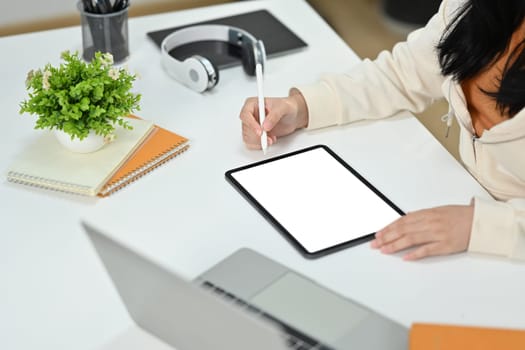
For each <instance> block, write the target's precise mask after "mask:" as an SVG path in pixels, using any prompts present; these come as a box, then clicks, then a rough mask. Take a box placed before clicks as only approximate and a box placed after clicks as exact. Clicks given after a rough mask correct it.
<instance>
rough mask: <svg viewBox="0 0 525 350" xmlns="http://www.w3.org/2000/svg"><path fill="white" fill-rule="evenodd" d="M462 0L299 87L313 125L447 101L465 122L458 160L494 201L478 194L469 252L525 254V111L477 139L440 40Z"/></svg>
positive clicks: (518, 256)
mask: <svg viewBox="0 0 525 350" xmlns="http://www.w3.org/2000/svg"><path fill="white" fill-rule="evenodd" d="M464 1H465V0H448V1H447V0H445V1H443V3H442V4H441V6H440V9H439V12H438V13H437V14H436V15H434V16H433V17H432V19H431V20H430V21H429V22H428V24H427V25H426V26H425V27H424V28H421V29H418V30H416V31H414V32H412V33H411V34H410V35H409V36H408V38H407V40H406V41H405V42H402V43H399V44H397V45H396V46H395V47H394V48H393V50H392V52H387V51H384V52H382V53H380V54H379V56H378V57H377V59H375V60H374V61H371V60H368V59H367V60H364V61H362V62H361V63H360V64H358V65H357V66H355V67H354V68H353V69H352V70H351V71H349V72H348V73H346V74H338V75H325V76H323V77H321V79H320V81H319V82H318V83H316V84H314V85H309V86H301V87H298V89H299V90H300V91H301V93H302V94H303V96H304V98H305V100H306V104H307V107H308V113H309V124H308V128H309V129H316V128H320V127H325V126H329V125H335V124H345V123H349V122H353V121H357V120H362V119H380V118H385V117H388V116H391V115H393V114H395V113H396V112H399V111H402V110H409V111H411V112H414V113H417V112H421V111H423V110H424V109H425V108H426V107H428V106H429V105H430V104H431V103H432V102H433V101H434V100H436V99H440V98H443V97H444V98H445V99H447V100H448V102H449V105H450V112H449V118H454V117H455V118H456V120H457V121H458V123H459V125H460V140H459V152H460V156H461V160H462V161H463V163H464V165H465V167H466V168H467V170H468V171H469V172H470V173H471V174H472V175H473V176H474V177H475V178H476V179H477V180H478V181H479V183H480V184H481V185H482V186H483V187H485V188H486V189H487V190H488V191H489V192H490V193H491V194H492V196H493V198H494V199H493V200H487V199H482V198H474V218H473V223H472V232H471V236H470V242H469V247H468V250H469V251H473V252H480V253H488V254H496V255H502V256H507V257H511V258H516V259H525V110H522V111H520V112H519V113H518V114H517V115H515V116H514V117H513V118H511V119H509V120H506V121H504V122H502V123H500V124H497V125H495V126H494V127H492V128H491V129H490V130H485V131H484V132H483V134H482V136H481V137H479V138H478V137H476V136H475V131H474V129H473V126H472V122H471V118H470V114H469V111H468V109H467V105H466V100H465V95H464V93H463V90H462V88H461V86H460V85H459V84H457V83H456V82H455V81H453V79H452V77H447V76H443V75H442V74H441V71H440V65H439V62H438V57H437V51H436V45H437V44H438V42H439V40H440V38H441V36H442V34H443V32H444V30H445V28H446V26H447V24H448V23H450V22H451V20H452V18H454V15H455V14H456V13H457V10H458V9H459V8H460V7H461V6H462V4H464ZM436 117H440V116H436ZM451 121H452V119H450V120H449V122H451ZM522 152H523V153H522Z"/></svg>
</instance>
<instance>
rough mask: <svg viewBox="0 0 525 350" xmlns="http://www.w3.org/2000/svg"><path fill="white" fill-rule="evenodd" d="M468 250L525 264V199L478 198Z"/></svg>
mask: <svg viewBox="0 0 525 350" xmlns="http://www.w3.org/2000/svg"><path fill="white" fill-rule="evenodd" d="M468 250H469V251H471V252H477V253H485V254H495V255H501V256H506V257H509V258H513V259H520V260H525V199H523V198H516V199H511V200H509V201H507V202H499V201H496V200H490V199H482V198H476V199H475V204H474V219H473V221H472V232H471V235H470V242H469V247H468Z"/></svg>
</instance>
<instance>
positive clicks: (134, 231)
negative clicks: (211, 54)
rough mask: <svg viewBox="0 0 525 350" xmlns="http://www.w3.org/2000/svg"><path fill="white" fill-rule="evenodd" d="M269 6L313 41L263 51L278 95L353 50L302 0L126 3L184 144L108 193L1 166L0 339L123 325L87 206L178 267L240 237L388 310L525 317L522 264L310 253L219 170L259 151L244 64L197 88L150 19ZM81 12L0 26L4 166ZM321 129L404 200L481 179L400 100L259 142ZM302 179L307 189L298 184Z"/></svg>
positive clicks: (156, 96)
mask: <svg viewBox="0 0 525 350" xmlns="http://www.w3.org/2000/svg"><path fill="white" fill-rule="evenodd" d="M259 8H268V9H269V10H270V11H271V12H273V13H274V14H275V15H276V16H277V17H278V18H280V19H281V20H282V21H283V22H284V23H286V24H287V25H288V26H289V27H290V28H291V29H292V30H293V31H295V32H296V33H297V34H298V35H299V36H300V37H301V38H303V39H304V40H305V41H306V42H307V43H308V44H309V47H308V48H307V49H306V50H303V51H301V52H298V53H294V54H290V55H286V56H282V57H279V58H274V59H270V60H269V61H268V65H267V75H266V86H265V90H266V92H267V93H268V95H269V96H282V95H285V94H286V93H287V91H288V88H289V87H290V86H292V85H294V84H300V83H307V82H313V81H315V80H316V79H317V78H318V77H319V75H320V74H321V73H323V72H328V71H332V72H334V71H337V72H343V71H345V70H347V69H348V68H350V67H351V66H352V65H353V64H355V63H356V62H358V60H359V59H358V57H357V56H356V55H355V54H354V53H353V51H352V50H351V49H350V48H348V47H347V46H346V45H345V43H344V42H343V41H342V40H341V39H340V38H339V37H338V36H337V35H336V34H335V33H334V32H333V31H332V30H331V29H330V28H329V26H328V25H327V24H326V23H325V22H323V21H322V20H321V18H320V17H319V16H318V15H317V14H316V13H315V12H314V11H313V10H312V9H311V8H310V7H309V6H308V5H307V4H306V2H304V1H302V0H293V1H292V0H288V1H278V0H274V1H243V2H239V3H232V4H226V5H220V6H215V7H209V8H200V9H195V10H189V11H181V12H174V13H167V14H161V15H155V16H148V17H142V18H135V19H131V20H130V23H129V31H130V38H131V44H130V49H131V56H130V59H129V60H128V62H127V63H126V64H127V65H128V66H129V68H130V70H131V71H134V72H136V73H138V74H139V75H140V76H141V78H140V80H138V81H137V83H136V85H135V86H136V90H137V91H138V92H140V93H142V94H143V99H142V103H141V105H142V110H141V111H140V112H138V114H139V115H141V116H142V117H143V118H145V119H152V120H154V121H155V122H156V123H157V124H159V125H161V126H164V127H166V128H168V129H171V130H173V131H175V132H178V133H180V134H182V135H185V136H187V137H188V138H190V139H191V148H190V149H189V150H188V151H187V152H186V153H184V154H182V155H181V156H179V157H177V158H176V159H174V160H173V161H171V162H170V163H168V164H166V165H164V166H163V167H161V168H159V169H157V170H155V171H154V172H153V173H151V174H150V175H148V176H146V177H145V178H143V179H141V180H140V181H138V182H136V183H134V184H132V185H130V186H129V187H127V188H125V189H123V190H122V191H120V192H118V193H116V194H114V195H113V196H111V197H109V198H105V199H96V198H95V199H94V198H82V197H77V196H71V195H66V194H60V193H54V192H47V191H44V190H38V189H31V188H27V187H22V186H18V185H13V184H10V183H7V182H6V180H5V176H3V178H2V180H0V224H1V228H0V276H1V282H0V348H2V349H37V348H38V349H53V350H59V349H68V350H70V349H77V350H81V349H93V348H96V347H98V346H100V345H102V344H105V343H108V342H110V341H111V340H112V339H114V338H115V337H116V336H117V335H119V334H121V333H122V332H124V331H125V330H126V329H127V328H128V327H129V325H130V322H131V321H130V319H129V318H128V316H127V314H126V312H125V309H124V307H123V305H122V304H121V303H120V300H119V298H118V296H117V294H116V291H115V289H114V288H113V286H112V284H111V282H110V280H109V278H108V277H107V275H106V274H105V271H104V269H103V267H102V265H101V264H100V262H99V261H98V259H97V257H96V255H95V253H94V251H93V249H92V248H91V246H90V245H89V242H88V240H87V238H86V236H85V235H84V233H83V231H82V230H81V227H80V226H79V221H80V219H81V218H85V219H87V220H89V221H90V222H92V223H95V224H96V225H97V226H98V227H100V228H102V229H104V230H107V231H109V232H110V233H111V234H112V235H114V236H115V237H117V238H118V239H120V240H122V241H125V242H126V243H128V244H130V245H132V246H134V247H136V248H137V249H139V250H140V251H142V252H143V253H145V254H147V255H150V256H152V257H154V259H155V260H156V261H158V262H159V263H162V264H164V265H166V266H167V267H169V268H171V269H173V270H176V271H178V272H179V273H182V274H183V275H185V276H187V277H188V278H192V277H195V276H197V275H198V274H199V273H201V272H202V271H204V270H206V269H207V268H208V267H210V266H211V265H213V264H214V263H216V262H217V261H219V260H221V259H222V258H224V257H225V256H226V255H228V254H230V253H232V252H233V251H235V250H236V249H237V248H239V247H242V246H246V247H251V248H253V249H256V250H258V251H259V252H261V253H263V254H266V255H268V256H270V257H272V258H274V259H276V260H277V261H280V262H282V263H284V264H286V265H288V266H290V267H291V268H293V269H296V270H298V271H300V272H302V273H304V274H306V275H307V276H309V277H311V278H313V279H315V280H317V281H318V282H320V283H322V284H324V285H326V286H328V287H330V288H332V289H334V290H336V291H337V292H339V293H341V294H343V295H345V296H347V297H350V298H353V299H355V300H357V301H359V302H361V303H363V304H364V305H367V306H368V307H370V308H372V309H375V310H377V311H379V312H381V313H383V314H385V315H386V316H388V317H390V318H392V319H394V320H396V321H399V322H401V323H402V324H404V325H406V326H410V324H411V323H412V322H416V321H427V322H446V323H457V324H475V325H486V326H495V327H518V328H525V313H524V312H523V310H525V298H524V295H525V278H523V272H524V265H523V264H518V263H513V262H510V261H507V260H505V259H498V258H490V257H486V256H476V255H474V254H467V253H464V254H458V255H454V256H449V257H441V258H432V259H427V260H424V261H421V262H410V263H409V262H404V261H402V260H401V259H400V257H399V256H398V255H393V256H387V255H382V254H380V253H379V252H377V251H375V250H372V249H370V248H369V246H368V245H367V244H364V245H360V246H357V247H354V248H351V249H347V250H345V251H342V252H339V253H336V254H333V255H329V256H326V257H323V258H320V259H317V260H306V259H304V258H303V257H302V256H301V255H300V254H299V253H298V252H297V251H296V250H295V248H293V247H292V246H291V245H290V244H289V243H288V242H287V241H286V240H285V239H284V238H283V237H282V236H281V235H280V234H279V233H278V232H277V231H276V230H275V229H274V228H273V227H272V226H271V225H270V224H269V223H268V222H267V221H265V219H264V218H263V217H261V215H259V213H258V212H257V211H256V210H255V209H254V208H253V207H251V206H250V204H248V202H247V201H245V200H244V199H243V198H242V197H241V196H240V195H239V194H238V193H237V192H236V191H235V190H234V189H233V188H232V187H231V186H230V185H229V184H228V183H227V182H226V181H225V179H224V172H225V171H226V170H228V169H230V168H233V167H237V166H240V165H244V164H247V163H249V162H252V161H257V160H260V159H263V158H264V156H263V154H262V152H258V151H250V150H247V149H245V147H244V145H243V143H242V140H241V131H240V121H239V118H238V114H239V110H240V107H241V105H242V103H243V101H244V99H245V98H246V97H248V96H253V95H255V94H256V84H255V81H254V79H253V78H251V77H248V76H246V75H245V74H244V73H243V72H242V69H241V68H240V67H235V68H230V69H227V70H223V71H221V80H220V82H219V85H218V86H217V88H216V89H215V90H214V91H213V92H210V93H206V94H202V95H200V94H197V93H194V92H192V91H189V90H188V89H186V88H184V87H182V86H181V85H179V84H178V83H176V82H175V81H173V80H171V79H170V78H168V77H167V76H166V74H165V73H164V72H163V70H162V69H161V66H160V63H159V62H160V54H159V50H158V48H157V47H156V46H155V45H154V44H153V43H152V42H150V40H149V39H148V38H147V37H146V32H148V31H151V30H156V29H162V28H166V27H170V26H176V25H182V24H186V23H191V22H195V21H202V20H205V19H208V18H210V19H211V18H215V17H221V16H226V15H229V14H232V13H240V12H246V11H249V10H254V9H259ZM80 48H81V34H80V29H79V27H72V28H67V29H61V30H55V31H48V32H40V33H33V34H27V35H20V36H12V37H5V38H1V39H0V52H1V53H2V55H1V58H0V62H1V64H0V77H1V83H0V105H1V106H2V116H1V117H0V118H1V120H2V131H3V132H2V145H3V147H2V152H1V153H0V170H1V171H2V173H3V174H5V173H6V172H7V168H8V167H9V165H10V163H11V162H12V161H13V160H14V159H15V157H16V154H17V153H18V152H19V151H20V149H22V148H23V147H24V146H25V145H26V144H27V143H28V142H29V141H30V140H32V139H33V138H35V137H37V131H34V130H33V129H32V127H33V123H34V119H33V117H31V116H29V115H23V116H21V115H19V114H18V109H19V103H20V101H22V100H23V99H25V98H26V92H25V90H24V80H25V76H26V73H27V72H28V71H29V70H30V69H33V68H39V67H41V66H43V65H44V64H45V63H47V62H51V63H57V62H58V61H59V54H60V52H62V51H63V50H65V49H70V50H80ZM319 143H324V144H326V145H328V146H329V147H331V148H332V149H333V150H334V151H335V152H336V153H338V154H339V155H340V156H341V157H342V158H343V159H345V160H346V161H347V162H348V163H349V164H350V165H352V166H353V167H355V168H356V169H357V170H358V171H359V172H361V173H362V174H363V175H364V176H365V177H367V178H368V179H369V180H370V181H371V182H372V183H373V184H375V185H376V187H378V188H379V189H380V190H381V191H382V192H383V193H385V194H386V195H387V196H388V197H390V198H391V199H392V200H393V201H394V202H395V203H396V204H398V205H399V206H400V207H401V208H402V209H403V210H405V211H410V210H415V209H418V208H423V207H430V206H436V205H441V204H447V203H468V202H469V200H470V198H471V196H472V195H473V194H483V193H484V192H483V190H482V189H481V188H480V187H479V185H478V184H477V183H476V182H475V181H474V180H473V179H472V178H471V177H470V176H469V175H468V174H467V173H466V172H465V171H464V170H463V168H462V167H461V166H460V165H459V164H458V163H457V162H456V161H455V160H454V159H453V158H452V157H451V156H450V155H449V154H448V153H447V152H446V151H445V149H444V148H443V147H442V146H441V145H440V144H439V143H438V142H437V141H436V140H435V139H434V138H432V136H431V135H430V134H429V133H428V132H427V131H426V129H424V128H423V126H421V125H420V123H419V122H418V121H417V120H416V119H415V118H413V117H411V116H410V115H408V114H405V115H402V116H398V117H394V118H390V119H388V120H385V121H381V122H372V123H368V122H365V123H357V124H354V125H350V126H345V127H340V128H326V129H323V130H318V131H314V132H305V131H303V132H298V133H296V134H294V135H292V136H290V137H288V138H285V139H282V140H280V142H279V143H278V144H277V145H275V146H273V147H271V148H270V152H269V154H268V155H267V156H273V155H277V154H281V153H284V152H287V151H292V150H296V149H299V148H302V147H306V146H310V145H313V144H319ZM307 196H308V193H307V192H305V197H306V198H307Z"/></svg>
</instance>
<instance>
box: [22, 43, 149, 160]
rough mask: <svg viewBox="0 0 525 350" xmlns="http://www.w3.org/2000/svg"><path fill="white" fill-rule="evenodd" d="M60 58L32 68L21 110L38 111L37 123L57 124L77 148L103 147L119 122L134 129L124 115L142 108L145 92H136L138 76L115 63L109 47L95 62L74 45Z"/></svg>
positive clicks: (44, 126) (59, 135)
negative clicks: (83, 56) (84, 57)
mask: <svg viewBox="0 0 525 350" xmlns="http://www.w3.org/2000/svg"><path fill="white" fill-rule="evenodd" d="M61 58H62V60H63V63H61V64H60V65H59V66H58V67H54V66H52V65H51V64H47V65H45V67H44V68H42V69H38V70H32V71H30V72H29V74H28V76H27V79H26V88H27V90H28V99H26V100H24V101H22V102H21V104H20V114H23V113H29V114H32V115H36V116H37V117H38V118H37V120H36V123H35V129H50V130H55V134H56V135H57V138H58V140H59V141H60V142H61V143H62V144H63V145H64V146H66V147H68V148H70V149H71V150H73V151H76V152H92V151H95V150H96V149H98V148H100V147H102V146H103V145H104V144H106V143H108V142H110V141H111V140H112V139H113V135H114V131H115V128H116V127H122V128H126V129H131V126H130V125H129V123H128V122H127V121H126V120H125V118H124V117H125V116H127V115H129V114H130V113H132V112H133V111H135V110H138V109H139V108H140V107H139V101H140V94H134V93H132V92H131V88H132V86H133V81H134V80H135V79H136V76H135V75H133V74H130V73H129V72H128V71H127V70H126V69H124V68H117V67H114V66H113V57H112V56H111V54H109V53H100V52H97V53H96V54H95V57H94V58H93V59H92V60H91V61H90V62H85V61H83V60H82V59H81V58H80V57H79V55H78V53H73V54H72V53H70V52H69V51H66V52H63V53H62V55H61Z"/></svg>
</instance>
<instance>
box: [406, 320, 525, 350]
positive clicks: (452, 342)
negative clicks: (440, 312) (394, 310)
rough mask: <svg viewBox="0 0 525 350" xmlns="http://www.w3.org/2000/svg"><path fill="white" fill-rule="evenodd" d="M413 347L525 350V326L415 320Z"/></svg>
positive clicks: (429, 349)
mask: <svg viewBox="0 0 525 350" xmlns="http://www.w3.org/2000/svg"><path fill="white" fill-rule="evenodd" d="M409 349H410V350H470V349H473V350H523V349H525V329H523V330H519V329H505V328H485V327H467V326H456V325H440V324H429V323H415V324H413V325H412V327H411V329H410V346H409Z"/></svg>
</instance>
